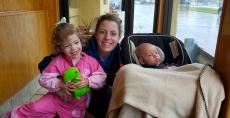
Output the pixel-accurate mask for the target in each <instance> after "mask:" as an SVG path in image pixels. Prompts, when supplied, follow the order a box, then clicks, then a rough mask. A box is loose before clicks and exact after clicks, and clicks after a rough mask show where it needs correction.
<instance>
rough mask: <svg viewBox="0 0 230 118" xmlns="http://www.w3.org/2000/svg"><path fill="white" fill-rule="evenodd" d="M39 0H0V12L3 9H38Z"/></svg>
mask: <svg viewBox="0 0 230 118" xmlns="http://www.w3.org/2000/svg"><path fill="white" fill-rule="evenodd" d="M38 9H39V0H20V1H18V2H17V0H1V1H0V12H3V11H18V10H31V11H33V10H38Z"/></svg>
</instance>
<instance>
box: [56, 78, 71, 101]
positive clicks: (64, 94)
mask: <svg viewBox="0 0 230 118" xmlns="http://www.w3.org/2000/svg"><path fill="white" fill-rule="evenodd" d="M59 86H60V90H59V91H57V92H56V93H57V95H58V96H59V97H60V98H61V99H62V100H64V101H65V102H71V100H72V96H71V93H70V91H69V90H68V87H67V86H68V85H67V84H66V83H64V82H60V84H59Z"/></svg>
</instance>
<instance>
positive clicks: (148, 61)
mask: <svg viewBox="0 0 230 118" xmlns="http://www.w3.org/2000/svg"><path fill="white" fill-rule="evenodd" d="M139 61H140V63H141V64H144V65H159V64H160V55H159V53H158V51H157V49H156V47H155V46H146V47H144V49H143V50H142V53H141V55H140V57H139Z"/></svg>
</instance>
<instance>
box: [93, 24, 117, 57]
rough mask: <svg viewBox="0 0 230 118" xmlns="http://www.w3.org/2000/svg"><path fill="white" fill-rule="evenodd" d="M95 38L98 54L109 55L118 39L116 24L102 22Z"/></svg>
mask: <svg viewBox="0 0 230 118" xmlns="http://www.w3.org/2000/svg"><path fill="white" fill-rule="evenodd" d="M95 36H96V40H97V44H98V48H99V52H100V53H101V54H109V53H110V52H111V51H112V50H113V49H114V48H115V47H116V45H117V43H118V41H119V39H120V36H119V29H118V24H117V23H116V22H114V21H110V20H104V21H102V22H101V24H100V26H99V27H98V31H97V32H96V34H95Z"/></svg>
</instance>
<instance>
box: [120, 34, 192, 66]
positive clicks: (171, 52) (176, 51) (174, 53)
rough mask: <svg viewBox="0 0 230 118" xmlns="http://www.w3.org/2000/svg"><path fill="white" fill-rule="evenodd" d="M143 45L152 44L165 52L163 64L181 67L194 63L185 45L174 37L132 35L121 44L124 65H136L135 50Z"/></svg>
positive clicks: (126, 37)
mask: <svg viewBox="0 0 230 118" xmlns="http://www.w3.org/2000/svg"><path fill="white" fill-rule="evenodd" d="M141 43H151V44H154V45H156V46H158V47H159V48H160V49H161V50H162V51H163V52H164V60H163V62H162V63H164V64H170V65H172V64H173V65H174V64H175V65H176V66H181V65H185V64H190V63H192V61H191V59H190V57H189V55H188V53H187V51H186V50H185V48H184V44H183V43H182V42H181V41H180V40H179V39H177V38H176V37H174V36H170V35H165V34H159V33H158V34H132V35H128V36H125V37H124V38H123V40H122V42H121V62H122V64H129V63H136V64H138V62H137V59H136V58H135V56H134V55H135V53H134V48H135V47H136V46H138V45H140V44H141Z"/></svg>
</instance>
